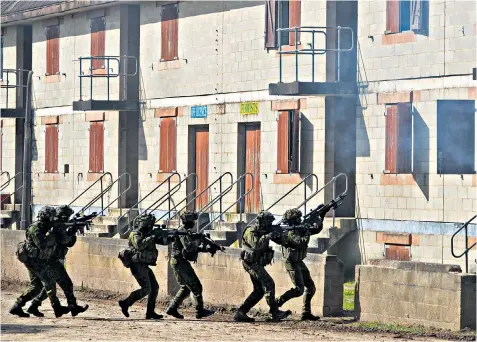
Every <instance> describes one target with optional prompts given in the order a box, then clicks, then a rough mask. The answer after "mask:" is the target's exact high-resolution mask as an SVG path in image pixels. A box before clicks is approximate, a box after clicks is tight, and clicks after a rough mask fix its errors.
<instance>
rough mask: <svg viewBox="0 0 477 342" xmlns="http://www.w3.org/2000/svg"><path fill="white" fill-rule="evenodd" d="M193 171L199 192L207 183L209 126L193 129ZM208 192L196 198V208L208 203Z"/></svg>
mask: <svg viewBox="0 0 477 342" xmlns="http://www.w3.org/2000/svg"><path fill="white" fill-rule="evenodd" d="M195 173H196V174H197V190H196V193H197V194H200V193H201V192H202V191H203V190H204V189H205V188H207V186H208V185H209V128H208V127H200V128H197V129H196V130H195ZM208 192H209V191H205V192H204V193H203V194H202V195H200V196H199V197H197V198H196V200H195V205H196V209H200V208H202V207H204V206H205V205H206V204H207V203H208V199H209V196H208Z"/></svg>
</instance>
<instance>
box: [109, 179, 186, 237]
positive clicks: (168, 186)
mask: <svg viewBox="0 0 477 342" xmlns="http://www.w3.org/2000/svg"><path fill="white" fill-rule="evenodd" d="M168 173H169V172H168ZM174 176H178V177H179V184H177V185H176V186H174V188H172V189H171V179H172V177H174ZM166 182H167V193H166V194H165V195H163V196H161V197H160V198H159V199H158V200H157V201H156V202H154V204H156V203H157V202H159V201H160V200H162V199H163V198H164V197H166V196H167V197H168V199H169V211H170V210H171V196H172V195H173V194H174V193H176V192H177V191H179V189H180V187H181V184H182V180H181V175H180V174H179V173H177V172H172V173H171V175H169V176H168V177H167V178H166V179H164V180H163V181H162V182H161V183H159V185H157V186H156V187H155V188H154V189H152V190H151V191H149V192H148V193H147V195H146V196H144V197H143V198H141V199H140V200H139V201H137V202H136V204H134V205H133V206H132V207H131V208H129V210H128V211H126V212H125V213H124V214H123V215H121V216H119V217H118V220H117V223H118V226H119V221H120V220H121V219H122V218H123V217H124V216H126V215H127V217H128V222H127V226H128V230H127V231H129V230H130V228H131V211H132V210H133V209H135V208H138V209H139V205H140V204H141V203H142V202H143V201H144V200H145V199H146V198H148V197H149V196H150V195H152V194H153V193H154V192H155V191H156V190H157V189H159V188H160V187H161V186H162V185H164V184H166ZM176 187H177V190H176V191H175V192H173V193H172V194H171V191H173V190H175V188H176ZM166 200H167V199H166ZM162 203H163V202H161V204H162ZM154 204H153V205H154ZM153 205H152V206H153ZM150 208H151V207H149V208H148V209H146V210H145V212H147V211H148V210H149V209H150Z"/></svg>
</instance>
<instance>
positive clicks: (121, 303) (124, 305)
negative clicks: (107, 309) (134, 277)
mask: <svg viewBox="0 0 477 342" xmlns="http://www.w3.org/2000/svg"><path fill="white" fill-rule="evenodd" d="M119 306H120V307H121V311H122V312H123V315H124V316H126V317H129V312H128V309H129V304H128V303H126V301H125V300H120V301H119Z"/></svg>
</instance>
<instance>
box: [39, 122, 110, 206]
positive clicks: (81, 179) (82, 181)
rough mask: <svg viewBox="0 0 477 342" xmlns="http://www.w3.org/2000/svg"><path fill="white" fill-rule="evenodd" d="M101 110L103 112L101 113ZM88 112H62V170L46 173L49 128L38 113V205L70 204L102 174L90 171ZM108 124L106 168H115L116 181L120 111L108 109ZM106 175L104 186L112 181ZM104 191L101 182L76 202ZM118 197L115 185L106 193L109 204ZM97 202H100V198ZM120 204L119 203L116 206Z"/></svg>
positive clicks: (60, 157) (60, 165)
mask: <svg viewBox="0 0 477 342" xmlns="http://www.w3.org/2000/svg"><path fill="white" fill-rule="evenodd" d="M99 114H101V113H99ZM87 115H90V114H85V113H80V112H78V113H75V114H66V115H59V116H58V122H59V124H58V130H59V132H58V173H45V134H46V133H45V130H46V125H45V124H44V122H45V121H44V120H45V119H46V118H48V117H43V116H40V117H38V116H37V117H35V125H34V137H33V138H34V139H33V163H32V172H33V176H32V187H33V203H34V204H35V205H41V204H43V205H46V204H50V205H61V204H65V203H66V204H68V203H70V202H71V201H73V199H74V198H75V197H76V196H78V195H79V194H80V193H81V192H83V191H84V190H86V188H88V187H89V186H90V185H92V184H93V182H94V181H96V180H97V179H98V178H99V177H100V176H101V174H97V173H90V172H89V127H90V122H89V121H87ZM103 116H104V118H105V121H104V122H103V124H104V171H105V172H111V174H112V176H113V181H114V180H115V179H116V178H117V177H118V169H117V166H116V165H117V160H118V140H119V135H118V130H119V129H118V127H119V117H118V113H117V112H105V113H104V114H103ZM65 164H69V173H64V165H65ZM109 183H110V180H109V177H107V176H106V177H105V182H104V187H106V184H109ZM99 192H100V184H99V182H98V183H97V184H96V185H94V186H93V188H91V190H90V191H88V192H86V193H85V195H84V196H82V197H81V198H80V199H79V200H78V201H76V202H75V203H74V204H73V205H74V206H82V205H85V204H87V203H88V202H89V201H90V200H92V199H93V198H94V196H95V195H97V194H98V193H99ZM116 197H117V187H116V185H114V186H113V187H112V188H111V190H110V191H109V193H108V196H106V197H105V205H106V204H107V203H109V201H112V200H113V199H114V198H116ZM94 206H100V202H99V201H97V202H96V204H95V205H94ZM114 207H117V203H116V204H114V205H113V208H114Z"/></svg>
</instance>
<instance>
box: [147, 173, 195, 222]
mask: <svg viewBox="0 0 477 342" xmlns="http://www.w3.org/2000/svg"><path fill="white" fill-rule="evenodd" d="M189 177H195V182H194V187H193V189H192V190H191V191H190V192H189V193H188V194H186V196H185V197H184V198H183V199H182V200H180V201H179V202H177V203H175V204H174V207H173V208H172V209H171V210H170V211H168V212H167V213H165V214H163V215H162V216H161V217H159V218H158V219H157V220H156V223H157V222H159V221H161V220H162V219H163V218H165V217H166V216H169V218H168V219H167V220H168V223H169V221H170V220H172V219H173V218H174V217H176V216H177V215H178V214H179V213H180V211H179V210H177V207H178V206H179V205H181V204H182V203H183V202H185V201H187V199H188V198H189V197H190V196H192V194H193V193H195V192H196V190H197V181H198V177H197V174H196V173H194V172H192V173H189V174H188V175H187V177H186V178H184V179H183V180H182V181H181V183H182V182H185V181H187V179H188V178H189ZM157 202H158V201H156V203H157ZM156 203H154V204H156ZM163 203H164V202H161V203H159V204H158V205H157V206H155V207H154V208H152V209H151V207H149V208H147V209H146V211H148V210H151V211H154V210H156V209H157V208H159V207H160V206H161V205H162V204H163ZM186 206H187V204H186ZM171 212H174V214H173V215H172V216H170V213H171Z"/></svg>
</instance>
